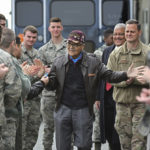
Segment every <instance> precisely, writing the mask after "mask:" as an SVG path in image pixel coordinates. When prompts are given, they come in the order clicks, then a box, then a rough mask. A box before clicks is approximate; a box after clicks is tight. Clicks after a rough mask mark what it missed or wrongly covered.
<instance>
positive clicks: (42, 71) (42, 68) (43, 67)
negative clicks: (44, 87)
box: [34, 59, 45, 78]
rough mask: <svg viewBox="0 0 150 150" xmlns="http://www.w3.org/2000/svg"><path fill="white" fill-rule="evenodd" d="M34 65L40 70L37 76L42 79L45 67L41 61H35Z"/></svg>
mask: <svg viewBox="0 0 150 150" xmlns="http://www.w3.org/2000/svg"><path fill="white" fill-rule="evenodd" d="M34 64H35V66H37V67H39V68H40V70H39V72H38V73H37V76H38V77H39V78H41V77H42V76H43V75H44V73H45V66H44V65H43V63H42V61H41V60H40V59H34Z"/></svg>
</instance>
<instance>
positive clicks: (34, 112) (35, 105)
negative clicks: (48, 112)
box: [20, 44, 41, 150]
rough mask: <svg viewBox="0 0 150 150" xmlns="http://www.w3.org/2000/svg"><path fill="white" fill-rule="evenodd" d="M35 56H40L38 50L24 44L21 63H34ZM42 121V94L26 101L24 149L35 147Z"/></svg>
mask: <svg viewBox="0 0 150 150" xmlns="http://www.w3.org/2000/svg"><path fill="white" fill-rule="evenodd" d="M35 58H38V57H37V50H36V49H35V48H32V49H31V50H27V49H26V48H25V46H24V45H23V44H22V55H21V58H20V63H23V62H24V61H27V62H28V64H33V60H34V59H35ZM36 80H37V77H35V78H32V79H31V81H32V83H34V82H35V81H36ZM40 123H41V117H40V96H38V97H35V98H33V99H32V100H29V101H25V102H24V114H23V120H22V129H23V133H22V134H23V150H32V149H33V147H34V145H35V144H36V141H37V138H38V131H39V126H40Z"/></svg>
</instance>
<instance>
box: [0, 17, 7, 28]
mask: <svg viewBox="0 0 150 150" xmlns="http://www.w3.org/2000/svg"><path fill="white" fill-rule="evenodd" d="M0 26H1V27H2V28H4V27H5V26H6V20H3V19H1V20H0Z"/></svg>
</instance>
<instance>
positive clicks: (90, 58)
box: [46, 51, 127, 114]
mask: <svg viewBox="0 0 150 150" xmlns="http://www.w3.org/2000/svg"><path fill="white" fill-rule="evenodd" d="M68 62H69V59H68V54H66V55H63V56H60V57H57V58H56V59H55V61H54V63H53V64H52V68H51V72H50V74H49V79H50V81H49V83H48V85H47V86H46V88H47V90H54V89H56V100H57V104H56V111H57V110H58V109H59V107H60V105H61V96H62V92H63V87H64V80H65V74H66V72H67V71H68V67H69V63H68ZM80 67H81V71H82V74H83V80H84V86H85V92H86V97H87V101H88V107H89V112H90V114H92V113H93V104H94V102H95V99H96V89H97V87H98V83H99V80H100V79H105V80H108V82H114V83H117V82H121V81H123V80H127V74H126V72H113V71H112V70H108V69H107V68H106V67H105V65H104V64H102V63H101V62H100V61H99V60H98V58H97V57H95V55H93V54H87V53H86V52H84V51H83V58H82V62H81V64H80Z"/></svg>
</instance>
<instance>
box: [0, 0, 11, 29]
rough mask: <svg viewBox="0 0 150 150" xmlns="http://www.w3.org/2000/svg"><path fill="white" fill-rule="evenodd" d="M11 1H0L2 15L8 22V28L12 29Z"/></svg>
mask: <svg viewBox="0 0 150 150" xmlns="http://www.w3.org/2000/svg"><path fill="white" fill-rule="evenodd" d="M10 11H11V0H0V13H1V14H3V15H5V17H6V19H7V20H8V27H9V28H11V15H10Z"/></svg>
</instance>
